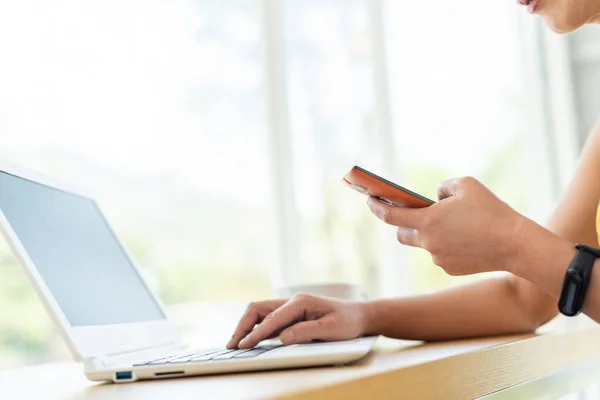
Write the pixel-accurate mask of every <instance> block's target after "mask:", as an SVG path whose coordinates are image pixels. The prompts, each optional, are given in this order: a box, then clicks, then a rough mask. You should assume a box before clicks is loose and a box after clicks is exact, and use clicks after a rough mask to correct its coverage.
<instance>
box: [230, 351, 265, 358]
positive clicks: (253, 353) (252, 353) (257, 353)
mask: <svg viewBox="0 0 600 400" xmlns="http://www.w3.org/2000/svg"><path fill="white" fill-rule="evenodd" d="M268 351H269V350H263V349H253V350H250V351H245V352H243V353H241V354H238V355H236V356H234V357H233V358H252V357H257V356H260V355H261V354H264V353H266V352H268Z"/></svg>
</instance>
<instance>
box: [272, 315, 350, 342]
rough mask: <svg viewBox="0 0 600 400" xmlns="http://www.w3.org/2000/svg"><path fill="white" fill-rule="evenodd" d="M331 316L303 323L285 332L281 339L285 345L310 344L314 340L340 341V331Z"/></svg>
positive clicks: (282, 333)
mask: <svg viewBox="0 0 600 400" xmlns="http://www.w3.org/2000/svg"><path fill="white" fill-rule="evenodd" d="M337 325H338V324H337V323H336V321H335V319H334V318H333V317H331V316H329V317H324V318H321V319H317V320H314V321H303V322H299V323H297V324H295V325H292V326H290V327H289V328H287V329H285V330H283V332H281V335H280V336H279V338H280V339H281V341H282V342H283V344H285V345H290V344H299V343H309V342H311V341H312V340H315V339H317V340H325V341H332V340H340V339H342V337H341V335H340V329H338V328H339V327H338V326H337Z"/></svg>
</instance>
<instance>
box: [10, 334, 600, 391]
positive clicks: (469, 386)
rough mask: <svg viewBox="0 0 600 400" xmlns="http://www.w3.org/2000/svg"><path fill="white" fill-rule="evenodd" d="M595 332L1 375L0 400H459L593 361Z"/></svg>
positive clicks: (598, 351) (385, 343)
mask: <svg viewBox="0 0 600 400" xmlns="http://www.w3.org/2000/svg"><path fill="white" fill-rule="evenodd" d="M599 339H600V327H593V328H586V329H582V330H575V331H569V332H566V333H560V334H544V335H539V336H533V335H521V336H505V337H496V338H484V339H474V340H463V341H454V342H440V343H429V344H415V343H411V342H404V341H397V340H391V339H385V338H381V339H380V340H379V341H378V342H377V344H376V347H375V350H374V351H373V352H372V354H370V355H369V356H367V357H366V358H364V359H363V360H361V361H359V362H357V363H355V364H353V365H350V366H346V367H327V368H312V369H302V370H289V371H273V372H258V373H245V374H235V375H222V376H207V377H191V378H183V379H169V380H161V381H146V382H137V383H131V384H120V385H116V384H95V383H93V382H89V381H87V380H86V378H85V377H84V376H83V373H82V370H81V366H79V365H77V364H74V363H69V364H49V365H42V366H36V367H31V368H24V369H18V370H9V371H3V372H0V398H27V399H29V398H43V399H51V398H56V399H154V398H156V399H163V398H169V397H171V398H173V399H178V400H179V399H188V398H189V399H199V398H205V399H213V398H219V399H221V398H235V399H243V398H252V399H256V398H258V399H264V398H286V399H294V400H295V399H365V398H374V399H380V398H397V399H431V398H443V399H466V398H476V397H481V396H485V395H488V394H490V393H493V392H496V391H498V390H501V389H505V388H507V387H510V386H513V385H516V384H519V383H523V382H526V381H529V380H533V379H536V378H539V377H542V376H545V375H548V374H550V373H553V372H555V371H557V370H559V369H561V368H565V367H569V366H573V365H576V364H577V363H581V362H585V361H586V360H593V359H595V358H598V357H600V340H599Z"/></svg>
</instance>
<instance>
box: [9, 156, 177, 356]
mask: <svg viewBox="0 0 600 400" xmlns="http://www.w3.org/2000/svg"><path fill="white" fill-rule="evenodd" d="M0 173H6V174H9V175H12V176H15V177H17V178H21V179H25V180H27V181H30V182H34V183H38V184H41V185H44V186H47V187H50V188H53V189H57V190H60V191H63V192H66V193H70V194H73V195H76V196H80V197H83V198H86V199H88V200H91V201H92V202H93V203H94V205H95V206H96V207H97V208H98V210H99V212H100V214H101V215H102V217H103V218H104V219H105V221H106V224H107V227H108V229H109V230H110V233H111V234H112V235H113V236H114V237H115V240H116V241H117V242H118V243H119V245H120V246H121V248H122V250H123V252H124V254H125V257H126V258H127V259H128V261H129V262H130V263H131V265H132V267H133V268H134V270H135V272H136V273H137V274H138V276H139V278H140V280H141V281H142V284H143V285H144V286H145V287H146V289H147V290H148V292H149V293H150V296H151V297H152V299H153V300H154V302H155V303H156V305H157V306H158V308H159V309H160V311H161V313H162V314H163V315H165V316H166V313H165V310H164V307H163V305H162V303H161V301H160V300H159V299H158V298H157V297H156V295H155V294H154V293H153V292H152V290H150V288H149V286H148V283H147V282H146V280H145V279H144V276H143V275H142V274H140V271H139V268H138V267H137V265H136V263H135V262H134V259H133V257H132V256H131V254H130V253H129V251H128V250H127V248H126V246H124V244H123V243H122V242H121V241H120V240H119V238H118V236H117V235H116V234H115V231H114V229H113V228H112V226H111V225H110V222H109V221H108V219H107V218H106V215H105V214H104V213H103V212H102V209H101V207H100V205H99V204H98V202H97V201H96V200H95V199H94V198H93V197H92V196H91V195H89V194H87V193H86V192H85V191H84V190H82V189H81V188H78V187H76V186H75V185H71V184H69V183H66V182H61V181H59V180H56V179H53V178H50V177H47V176H44V175H42V174H39V173H37V172H34V171H31V170H27V169H25V168H23V167H20V166H16V165H14V164H11V163H9V162H7V161H4V160H0ZM0 234H2V236H3V237H4V239H5V240H6V242H7V243H8V245H9V247H10V249H11V250H12V252H13V254H14V255H15V257H16V259H17V261H18V262H19V264H20V265H21V267H22V268H23V269H24V270H25V273H26V275H27V277H28V278H29V280H30V282H31V283H32V285H33V288H34V290H35V291H36V293H37V295H38V297H39V298H40V300H41V301H42V303H43V304H44V306H45V308H46V310H47V311H48V313H49V314H50V316H51V318H52V320H53V321H54V323H55V324H56V326H57V327H58V328H59V330H60V332H61V334H62V336H63V338H64V339H65V341H66V343H67V345H68V347H69V349H70V351H71V353H72V354H73V356H74V357H75V359H76V360H77V361H85V360H87V359H90V358H103V357H107V356H110V355H117V354H123V353H128V352H132V351H138V350H145V349H151V348H156V347H162V346H171V345H180V343H181V339H180V336H179V333H178V332H177V329H176V328H175V326H174V325H173V324H172V323H171V322H170V321H169V320H168V319H167V317H165V318H164V319H159V320H154V321H145V322H136V323H126V324H117V325H94V326H72V325H71V324H70V323H69V320H68V319H67V317H66V315H65V314H64V313H63V311H62V309H61V307H60V306H59V305H58V302H57V301H56V299H55V298H54V296H53V295H52V292H51V291H50V289H49V288H48V286H47V285H46V282H45V281H44V279H43V277H42V276H41V274H40V273H39V271H38V269H37V268H36V266H35V263H34V262H33V261H32V260H31V258H30V257H29V255H28V253H27V251H26V250H25V248H24V247H23V245H22V243H21V241H20V240H19V237H18V236H17V234H16V233H15V231H14V230H13V228H12V227H11V225H10V223H9V221H8V219H7V218H6V216H5V215H4V213H3V212H2V210H1V209H0ZM99 301H102V299H100V300H99Z"/></svg>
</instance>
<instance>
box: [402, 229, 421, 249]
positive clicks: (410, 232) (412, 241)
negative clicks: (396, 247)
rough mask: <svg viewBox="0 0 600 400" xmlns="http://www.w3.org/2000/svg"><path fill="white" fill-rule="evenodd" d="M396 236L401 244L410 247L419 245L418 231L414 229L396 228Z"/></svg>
mask: <svg viewBox="0 0 600 400" xmlns="http://www.w3.org/2000/svg"><path fill="white" fill-rule="evenodd" d="M396 238H398V241H399V242H400V243H402V244H405V245H407V246H411V247H421V241H420V240H419V232H418V231H417V230H416V229H411V228H402V227H400V228H398V230H397V231H396Z"/></svg>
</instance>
